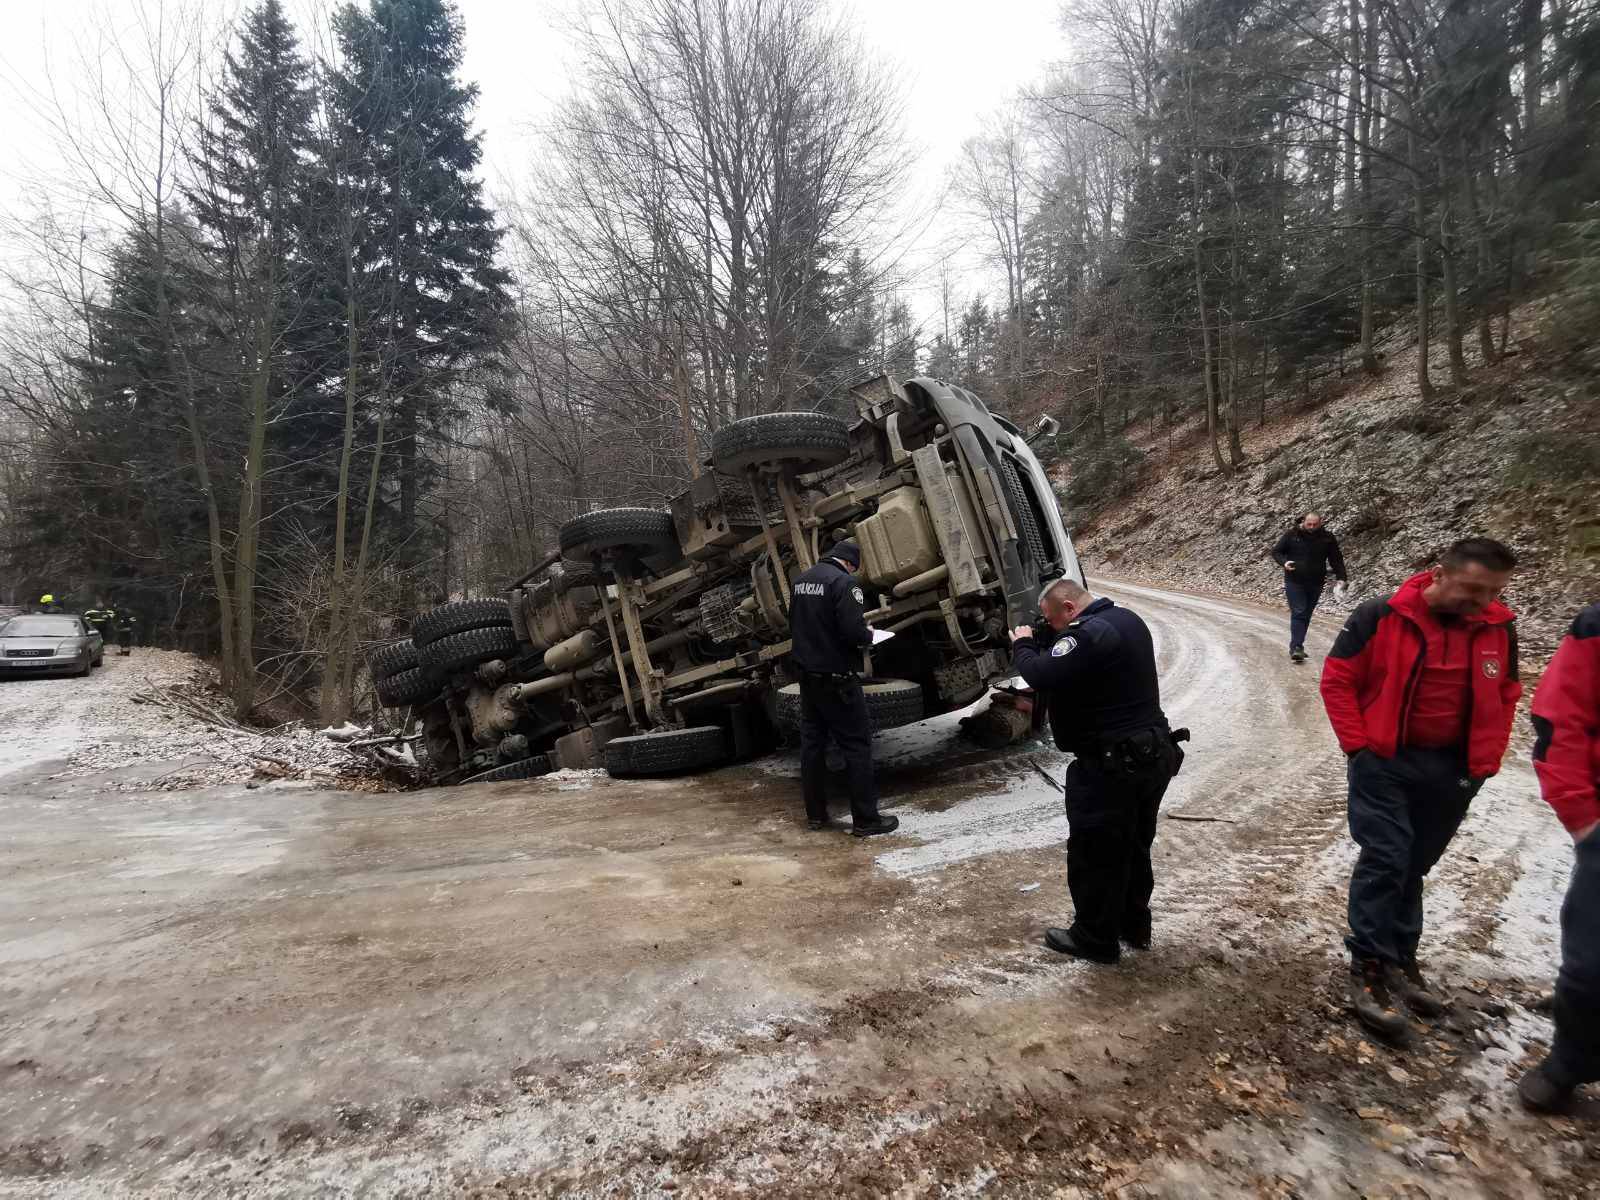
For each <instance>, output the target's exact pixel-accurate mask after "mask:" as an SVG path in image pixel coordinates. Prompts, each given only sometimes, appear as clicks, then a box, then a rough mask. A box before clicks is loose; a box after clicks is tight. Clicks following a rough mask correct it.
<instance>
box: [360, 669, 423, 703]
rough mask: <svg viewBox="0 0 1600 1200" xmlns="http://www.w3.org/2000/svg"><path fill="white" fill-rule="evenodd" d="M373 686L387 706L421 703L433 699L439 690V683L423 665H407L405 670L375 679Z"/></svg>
mask: <svg viewBox="0 0 1600 1200" xmlns="http://www.w3.org/2000/svg"><path fill="white" fill-rule="evenodd" d="M372 686H373V688H374V689H375V690H376V691H377V693H378V702H379V703H380V704H382V705H383V706H384V707H385V708H404V707H405V706H406V705H408V704H420V703H422V701H424V700H431V699H433V697H434V696H435V695H437V694H438V691H439V685H438V683H436V682H435V681H434V678H433V676H431V675H429V674H428V672H427V671H426V670H425V669H424V668H422V667H407V668H406V669H405V670H404V671H396V672H395V673H394V674H393V675H388V676H385V677H384V678H382V679H374V680H373V681H372Z"/></svg>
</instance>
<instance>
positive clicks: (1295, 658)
mask: <svg viewBox="0 0 1600 1200" xmlns="http://www.w3.org/2000/svg"><path fill="white" fill-rule="evenodd" d="M1305 660H1306V648H1305V647H1304V646H1290V647H1289V661H1290V662H1297V663H1302V662H1305Z"/></svg>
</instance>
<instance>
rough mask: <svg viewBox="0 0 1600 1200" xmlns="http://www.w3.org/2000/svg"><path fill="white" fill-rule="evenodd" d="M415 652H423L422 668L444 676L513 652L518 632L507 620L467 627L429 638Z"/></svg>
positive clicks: (514, 651)
mask: <svg viewBox="0 0 1600 1200" xmlns="http://www.w3.org/2000/svg"><path fill="white" fill-rule="evenodd" d="M418 653H419V654H420V655H421V656H422V666H423V669H424V670H426V671H428V672H429V673H431V674H432V675H433V677H434V678H435V679H443V678H448V677H449V676H451V675H455V674H457V673H458V672H461V671H468V670H471V669H472V668H473V667H476V666H479V665H481V664H483V663H486V662H493V661H494V660H495V659H497V658H511V657H513V656H515V655H516V653H517V635H516V634H514V633H512V632H511V625H510V624H509V622H508V623H507V624H505V625H491V626H489V627H487V628H484V629H468V630H466V631H465V632H463V633H452V634H447V635H446V636H444V637H442V638H439V639H438V640H436V641H432V642H429V643H428V644H427V645H426V646H423V647H422V648H421V650H420V651H418Z"/></svg>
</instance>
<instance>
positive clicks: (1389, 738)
mask: <svg viewBox="0 0 1600 1200" xmlns="http://www.w3.org/2000/svg"><path fill="white" fill-rule="evenodd" d="M1515 565H1516V558H1515V557H1514V556H1513V555H1512V553H1511V551H1510V550H1508V549H1507V548H1506V547H1505V546H1503V545H1501V544H1500V543H1499V542H1496V541H1493V540H1492V539H1490V538H1466V539H1464V540H1462V541H1459V542H1456V543H1455V544H1454V545H1453V546H1451V547H1450V549H1449V550H1447V551H1445V553H1444V555H1443V557H1442V558H1441V559H1440V563H1439V565H1438V566H1437V567H1435V568H1433V570H1431V571H1425V572H1423V573H1422V574H1420V575H1416V576H1413V577H1412V578H1410V579H1408V580H1407V581H1406V582H1405V583H1404V584H1402V585H1401V587H1400V589H1399V590H1398V591H1397V592H1395V593H1394V594H1393V595H1392V596H1388V597H1385V598H1383V599H1378V600H1368V601H1367V602H1366V603H1364V604H1362V605H1360V606H1359V607H1358V608H1357V609H1356V610H1355V612H1354V613H1352V614H1351V615H1350V619H1349V620H1348V621H1346V622H1345V626H1344V628H1343V629H1342V630H1341V631H1340V633H1339V637H1338V639H1337V640H1336V641H1335V642H1334V644H1333V650H1332V651H1331V652H1330V653H1329V655H1328V659H1327V662H1326V663H1325V664H1324V666H1323V669H1322V702H1323V705H1324V707H1325V708H1326V709H1327V711H1328V720H1329V722H1330V723H1331V724H1332V725H1333V731H1334V733H1335V734H1336V735H1337V736H1338V739H1339V748H1340V749H1342V750H1343V751H1344V752H1345V754H1346V755H1347V756H1348V759H1349V763H1348V766H1347V768H1346V770H1347V774H1348V779H1349V802H1348V803H1349V819H1350V836H1351V837H1353V838H1354V839H1355V841H1356V844H1357V845H1359V846H1360V847H1361V854H1360V856H1359V857H1358V858H1357V859H1356V866H1355V871H1354V873H1353V874H1352V875H1351V878H1350V910H1349V919H1350V933H1349V936H1348V937H1346V938H1345V945H1346V946H1347V947H1348V948H1349V950H1350V957H1351V967H1350V971H1351V982H1350V995H1351V1000H1352V1002H1353V1003H1354V1005H1355V1009H1356V1015H1357V1016H1358V1017H1360V1019H1361V1021H1362V1022H1363V1023H1364V1024H1366V1025H1367V1026H1368V1027H1369V1028H1371V1029H1373V1030H1375V1031H1376V1032H1378V1033H1381V1034H1384V1035H1385V1036H1388V1037H1394V1038H1398V1037H1402V1036H1404V1034H1405V1032H1406V1030H1407V1028H1408V1024H1407V1020H1406V1016H1405V1013H1404V1012H1402V1011H1401V1009H1400V1007H1399V1006H1398V1005H1397V1004H1396V1003H1395V1001H1394V993H1398V995H1399V997H1400V999H1401V1000H1403V1001H1404V1002H1405V1004H1406V1005H1407V1006H1408V1007H1409V1008H1410V1009H1412V1010H1413V1011H1414V1012H1416V1013H1418V1014H1420V1015H1422V1016H1437V1015H1439V1014H1440V1013H1441V1012H1443V1011H1444V1009H1445V1007H1446V1002H1445V1001H1444V1000H1442V999H1441V998H1440V997H1439V996H1438V995H1436V994H1435V993H1434V991H1433V990H1432V989H1431V988H1430V987H1429V986H1428V983H1427V981H1426V980H1425V979H1424V977H1423V975H1422V971H1421V968H1420V967H1419V965H1418V963H1417V946H1418V943H1419V942H1420V940H1421V938H1422V885H1423V880H1424V879H1426V877H1427V875H1428V872H1429V871H1431V870H1432V869H1433V866H1434V864H1435V863H1437V862H1438V861H1439V859H1440V858H1441V857H1442V856H1443V854H1444V852H1445V849H1446V847H1448V846H1449V845H1450V841H1451V839H1452V838H1454V837H1455V835H1456V830H1457V829H1458V828H1460V825H1461V822H1462V820H1463V819H1464V818H1465V817H1466V815H1467V807H1468V805H1470V804H1471V803H1472V798H1473V797H1474V796H1476V795H1477V794H1478V790H1479V789H1480V788H1481V787H1482V786H1483V783H1484V780H1486V779H1488V778H1489V777H1490V776H1491V775H1494V774H1495V773H1497V772H1498V771H1499V770H1500V762H1501V759H1503V758H1504V757H1505V752H1506V744H1507V743H1508V742H1509V741H1510V739H1511V722H1512V720H1513V718H1515V716H1516V711H1517V697H1519V696H1520V695H1521V694H1522V684H1521V682H1520V681H1519V680H1518V678H1517V632H1516V618H1515V617H1514V616H1513V614H1512V612H1511V610H1510V609H1508V608H1507V607H1506V606H1505V605H1504V604H1502V603H1500V600H1499V596H1500V593H1501V592H1502V591H1503V590H1504V589H1505V586H1506V584H1507V582H1508V581H1509V580H1510V578H1511V570H1512V568H1513V567H1514V566H1515Z"/></svg>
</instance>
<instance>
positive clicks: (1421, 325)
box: [1406, 115, 1433, 404]
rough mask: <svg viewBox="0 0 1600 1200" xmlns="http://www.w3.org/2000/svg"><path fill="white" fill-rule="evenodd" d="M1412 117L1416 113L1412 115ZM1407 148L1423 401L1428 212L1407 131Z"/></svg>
mask: <svg viewBox="0 0 1600 1200" xmlns="http://www.w3.org/2000/svg"><path fill="white" fill-rule="evenodd" d="M1412 119H1413V120H1415V116H1414V115H1413V117H1412ZM1406 150H1407V152H1408V154H1409V156H1410V159H1411V198H1412V205H1413V211H1412V214H1411V219H1412V221H1413V223H1414V224H1415V225H1416V230H1415V235H1414V240H1415V242H1416V250H1417V272H1416V274H1417V393H1418V395H1419V396H1421V398H1422V402H1423V403H1424V404H1430V403H1432V401H1433V380H1432V378H1431V377H1430V376H1429V375H1428V212H1427V201H1426V198H1425V197H1424V195H1423V180H1424V179H1425V178H1426V176H1425V175H1424V174H1423V169H1422V157H1421V155H1420V154H1418V153H1417V135H1416V132H1415V131H1414V130H1410V129H1408V130H1407V131H1406Z"/></svg>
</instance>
